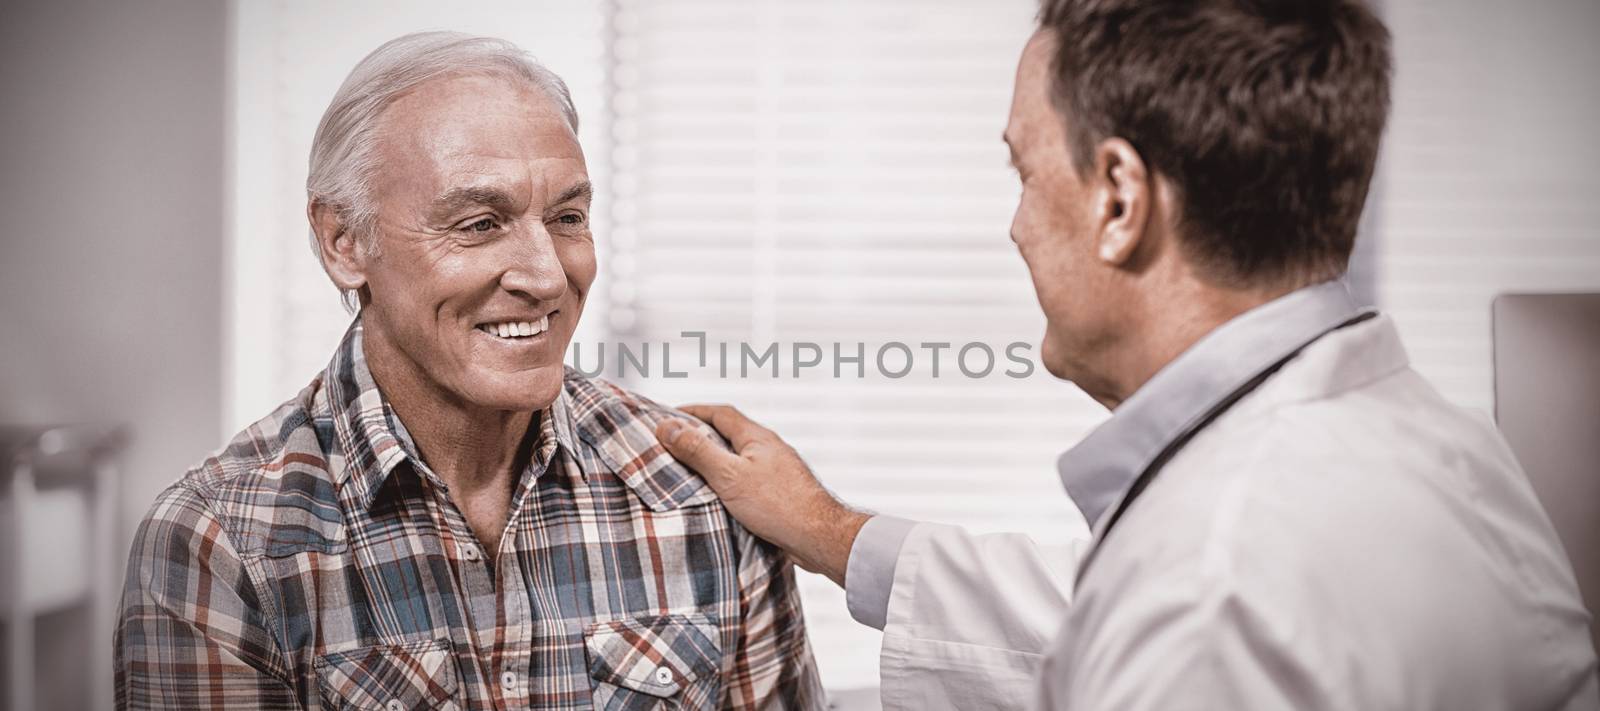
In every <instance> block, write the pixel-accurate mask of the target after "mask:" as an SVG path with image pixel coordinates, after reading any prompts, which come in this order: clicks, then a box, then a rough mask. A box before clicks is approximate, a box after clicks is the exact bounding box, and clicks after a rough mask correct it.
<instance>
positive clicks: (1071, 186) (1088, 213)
mask: <svg viewBox="0 0 1600 711" xmlns="http://www.w3.org/2000/svg"><path fill="white" fill-rule="evenodd" d="M1055 47H1056V39H1055V35H1054V33H1052V32H1048V31H1041V32H1038V33H1036V34H1035V35H1034V36H1033V38H1032V39H1030V40H1029V41H1028V44H1027V46H1026V47H1025V48H1024V49H1023V52H1022V60H1021V61H1020V62H1019V63H1018V66H1017V80H1016V87H1015V90H1014V93H1013V96H1012V103H1011V115H1010V120H1009V122H1008V123H1007V126H1006V131H1005V141H1006V144H1007V145H1008V146H1009V147H1010V149H1011V161H1012V164H1013V166H1015V168H1016V169H1017V175H1018V178H1019V179H1020V180H1021V182H1022V196H1021V199H1020V202H1019V203H1018V205H1017V212H1016V215H1015V216H1014V217H1013V218H1012V222H1011V240H1012V242H1014V243H1016V245H1017V251H1018V252H1020V253H1021V255H1022V259H1023V261H1024V262H1026V263H1027V265H1028V273H1029V274H1030V275H1031V277H1032V278H1033V287H1034V291H1035V293H1036V295H1037V296H1038V298H1039V306H1040V307H1041V308H1042V309H1043V310H1044V315H1045V321H1046V324H1045V333H1044V339H1043V342H1042V343H1041V344H1040V348H1039V351H1040V353H1039V356H1040V360H1041V361H1042V362H1043V364H1044V366H1045V369H1046V370H1048V371H1050V373H1051V374H1052V375H1055V376H1056V377H1058V378H1064V379H1067V380H1071V381H1074V382H1076V383H1078V384H1079V385H1080V386H1083V387H1084V389H1086V390H1091V391H1093V387H1092V381H1093V380H1094V376H1093V375H1092V372H1091V355H1092V354H1093V353H1095V352H1097V351H1098V350H1099V349H1100V346H1101V344H1102V342H1103V341H1105V340H1106V338H1108V336H1109V335H1110V334H1111V333H1112V332H1113V331H1112V330H1111V329H1114V328H1115V325H1116V322H1117V314H1118V311H1119V309H1118V307H1117V299H1118V297H1117V289H1116V288H1115V287H1116V284H1115V283H1113V280H1111V279H1110V278H1109V277H1110V275H1109V274H1107V271H1108V270H1107V269H1105V268H1104V266H1103V264H1102V262H1101V261H1100V260H1098V259H1096V258H1095V254H1094V249H1095V244H1096V236H1097V235H1096V230H1097V229H1098V224H1097V222H1096V221H1095V220H1094V219H1093V217H1092V216H1093V215H1094V211H1093V210H1092V209H1091V197H1092V195H1091V186H1090V185H1089V184H1088V181H1087V180H1086V179H1085V178H1083V177H1080V176H1079V174H1078V172H1077V171H1076V170H1075V169H1074V166H1073V160H1072V150H1071V148H1070V147H1069V144H1068V141H1067V125H1066V121H1067V119H1066V118H1065V117H1063V116H1062V115H1061V112H1059V111H1058V110H1057V109H1056V107H1055V104H1054V102H1053V101H1052V98H1051V94H1052V91H1053V77H1052V74H1053V72H1052V71H1051V63H1052V61H1053V57H1054V54H1055Z"/></svg>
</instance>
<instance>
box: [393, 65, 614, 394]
mask: <svg viewBox="0 0 1600 711" xmlns="http://www.w3.org/2000/svg"><path fill="white" fill-rule="evenodd" d="M381 121H382V124H381V126H380V128H379V130H378V141H379V143H378V146H377V153H378V156H377V157H378V164H377V176H376V177H375V179H374V180H373V183H372V193H373V194H372V199H373V203H374V205H375V206H376V209H377V227H376V233H377V234H376V235H375V240H376V245H375V247H376V253H375V255H374V256H372V257H370V258H367V259H365V260H364V262H365V263H364V265H363V266H364V276H365V281H366V284H365V289H366V292H367V293H366V298H367V303H366V304H365V306H364V307H363V309H362V314H363V316H362V319H363V324H364V327H365V329H366V334H365V338H366V339H367V340H368V341H371V340H372V339H374V338H382V339H385V340H386V341H387V344H386V345H388V346H390V350H391V352H398V353H399V354H401V355H402V356H403V359H402V361H403V362H402V363H401V364H400V367H408V368H415V372H413V373H411V375H414V376H416V380H417V381H418V382H420V383H423V384H425V385H426V386H431V387H430V389H433V390H435V391H436V392H435V395H436V396H439V397H444V398H447V399H449V400H452V401H457V402H460V403H462V404H466V405H469V406H476V407H483V408H493V409H501V410H521V411H529V410H536V409H539V408H542V407H544V406H546V405H548V404H549V403H550V402H551V401H553V400H554V399H555V397H556V395H557V394H558V393H559V391H560V387H561V382H562V377H563V372H562V371H563V367H562V362H563V354H564V353H565V352H566V349H567V344H568V342H570V341H571V340H572V333H573V330H574V328H575V327H576V326H577V323H578V317H579V315H580V314H581V313H582V311H583V304H584V298H585V296H586V295H587V294H588V290H589V285H590V284H591V283H592V282H593V281H594V277H595V254H594V241H593V235H592V234H591V233H590V231H589V209H590V198H591V190H590V185H589V177H588V171H587V168H586V166H585V164H584V158H583V150H582V148H580V147H579V145H578V140H577V136H576V135H574V133H573V130H572V128H571V126H569V125H568V123H567V120H566V118H565V117H564V116H563V114H562V113H561V111H560V110H559V108H558V107H557V104H556V103H555V101H554V100H552V99H551V98H550V97H549V96H547V95H545V94H543V93H542V92H540V91H539V90H537V89H533V88H529V87H525V86H521V85H518V84H514V83H512V82H509V81H506V80H503V79H499V78H494V77H487V76H460V77H447V78H443V79H435V80H432V81H430V82H427V83H425V84H423V85H422V86H420V87H418V88H416V89H414V90H412V91H410V92H408V93H407V94H404V95H402V96H401V97H400V98H399V99H398V100H396V101H395V102H394V103H393V104H392V105H391V106H390V107H389V108H388V109H387V110H386V111H385V112H384V115H383V116H382V118H381ZM370 350H371V347H370V346H369V351H370ZM380 384H381V383H380Z"/></svg>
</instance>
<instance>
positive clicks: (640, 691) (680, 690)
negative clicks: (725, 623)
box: [584, 614, 722, 711]
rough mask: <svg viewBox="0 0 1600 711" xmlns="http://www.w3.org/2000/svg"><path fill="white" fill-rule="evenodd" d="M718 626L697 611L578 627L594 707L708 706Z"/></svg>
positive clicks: (717, 688)
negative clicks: (586, 659) (581, 633)
mask: <svg viewBox="0 0 1600 711" xmlns="http://www.w3.org/2000/svg"><path fill="white" fill-rule="evenodd" d="M719 635H720V629H719V627H718V626H717V624H716V623H715V622H714V621H712V619H711V618H710V617H708V616H706V615H702V614H689V615H656V616H647V617H633V618H628V619H624V620H609V621H604V622H596V623H594V624H592V625H590V626H589V627H588V629H586V630H585V631H584V647H585V652H586V654H587V655H588V658H589V676H590V677H591V678H592V681H593V685H594V707H595V708H596V709H605V710H607V711H614V710H621V709H627V710H630V711H631V710H634V709H714V708H716V707H717V702H718V699H719V697H720V695H721V694H720V692H721V683H722V678H721V674H720V671H721V667H722V649H721V646H720V644H719V642H718V639H719V638H720V637H719Z"/></svg>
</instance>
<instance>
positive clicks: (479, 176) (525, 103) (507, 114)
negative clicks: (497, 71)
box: [372, 74, 586, 198]
mask: <svg viewBox="0 0 1600 711" xmlns="http://www.w3.org/2000/svg"><path fill="white" fill-rule="evenodd" d="M373 137H374V140H375V141H376V145H375V146H374V150H373V155H374V159H375V165H374V166H373V173H374V175H373V181H372V184H373V188H374V193H375V196H386V197H388V198H396V197H399V198H406V197H412V198H421V197H426V196H428V195H430V194H436V193H438V192H440V191H442V190H445V189H449V188H450V187H453V186H456V185H459V184H461V183H463V182H467V183H473V182H485V181H493V180H500V181H508V180H509V181H519V182H521V181H529V182H532V183H536V184H543V183H552V184H554V183H562V184H563V185H560V186H556V187H555V189H557V190H560V189H562V188H564V187H566V186H565V183H569V182H572V180H573V179H574V175H577V176H579V177H581V176H582V175H584V174H585V173H586V167H585V164H584V159H583V149H582V147H581V146H580V145H579V144H578V137H577V135H576V133H575V132H574V131H573V129H572V125H571V123H570V122H569V121H568V119H567V116H566V114H565V113H564V112H563V111H562V109H561V105H560V103H559V102H558V101H557V100H556V99H554V98H553V97H551V96H550V95H549V94H548V93H547V92H546V91H544V90H543V89H541V88H539V87H535V86H530V85H528V84H526V83H523V82H519V81H515V80H512V79H507V78H502V77H498V76H493V75H479V74H473V75H462V76H450V77H442V78H438V79H433V80H430V81H428V82H425V83H423V84H421V85H419V86H417V87H416V88H414V89H412V90H410V91H408V92H406V93H405V94H403V95H401V96H400V97H398V98H397V99H395V101H394V102H393V103H392V104H390V105H389V107H388V108H387V109H385V111H384V113H383V115H382V116H381V117H380V121H379V125H378V127H377V130H375V131H374V134H373ZM534 187H536V188H537V185H536V186H534Z"/></svg>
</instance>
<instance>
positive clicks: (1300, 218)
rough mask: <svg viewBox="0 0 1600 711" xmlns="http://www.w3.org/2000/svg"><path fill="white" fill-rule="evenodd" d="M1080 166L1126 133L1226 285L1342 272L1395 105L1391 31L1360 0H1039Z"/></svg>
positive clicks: (1297, 281)
mask: <svg viewBox="0 0 1600 711" xmlns="http://www.w3.org/2000/svg"><path fill="white" fill-rule="evenodd" d="M1039 25H1040V27H1041V28H1042V29H1045V30H1050V31H1053V33H1054V34H1055V35H1056V38H1057V39H1058V49H1057V52H1056V56H1055V59H1054V63H1053V64H1054V66H1053V67H1052V73H1053V76H1054V83H1055V87H1054V97H1053V98H1054V100H1055V105H1056V108H1057V110H1058V111H1060V112H1061V113H1062V115H1063V118H1064V120H1065V121H1066V125H1067V136H1068V142H1069V145H1070V146H1071V149H1072V154H1073V155H1072V158H1073V161H1074V163H1075V164H1076V170H1077V171H1078V173H1079V174H1080V175H1084V174H1086V173H1087V172H1088V171H1089V170H1092V169H1093V156H1094V149H1095V146H1096V145H1097V144H1098V143H1099V142H1100V141H1102V140H1105V139H1107V138H1111V137H1118V138H1122V139H1123V140H1126V141H1127V142H1128V143H1130V144H1132V145H1133V146H1134V148H1135V149H1136V150H1137V151H1138V152H1139V155H1140V156H1141V157H1142V158H1143V159H1144V161H1145V162H1146V164H1147V165H1149V166H1150V168H1151V170H1152V171H1154V172H1157V173H1159V174H1161V175H1162V176H1165V177H1166V178H1167V180H1168V181H1170V183H1171V184H1172V185H1173V187H1175V188H1176V189H1177V191H1178V193H1179V194H1180V196H1181V199H1180V204H1181V210H1182V214H1181V215H1180V219H1181V220H1182V225H1183V233H1182V239H1183V240H1184V245H1183V247H1184V251H1185V253H1186V254H1187V255H1188V256H1189V257H1190V259H1192V260H1193V261H1194V262H1195V263H1196V264H1197V265H1198V266H1199V268H1200V269H1201V273H1202V274H1203V275H1204V276H1206V277H1208V278H1210V279H1212V280H1214V281H1216V282H1218V283H1221V284H1226V285H1229V286H1241V287H1242V286H1262V285H1274V286H1296V285H1301V284H1306V283H1311V282H1314V281H1319V280H1322V279H1327V278H1330V277H1333V276H1337V275H1339V274H1342V273H1343V272H1344V270H1345V268H1346V267H1347V266H1348V264H1349V260H1350V252H1351V250H1352V249H1353V247H1354V245H1355V237H1356V225H1357V223H1358V222H1359V220H1360V217H1361V208H1362V205H1363V203H1365V201H1366V196H1367V186H1368V184H1369V183H1370V182H1371V180H1372V173H1373V166H1374V164H1375V163H1376V162H1377V155H1378V142H1379V139H1380V137H1381V136H1382V134H1383V127H1384V122H1385V120H1386V119H1387V117H1388V113H1389V79H1390V74H1391V71H1392V70H1391V64H1392V60H1391V58H1390V48H1389V31H1388V29H1387V28H1385V27H1384V25H1383V23H1382V22H1381V21H1380V20H1379V19H1378V18H1377V17H1376V16H1375V15H1374V14H1373V12H1372V10H1371V9H1370V8H1369V7H1368V6H1367V5H1366V4H1365V3H1363V2H1359V1H1356V0H1043V5H1042V7H1041V9H1040V13H1039Z"/></svg>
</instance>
